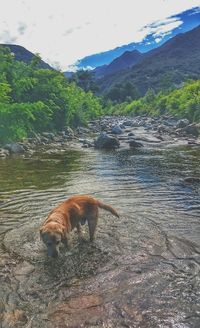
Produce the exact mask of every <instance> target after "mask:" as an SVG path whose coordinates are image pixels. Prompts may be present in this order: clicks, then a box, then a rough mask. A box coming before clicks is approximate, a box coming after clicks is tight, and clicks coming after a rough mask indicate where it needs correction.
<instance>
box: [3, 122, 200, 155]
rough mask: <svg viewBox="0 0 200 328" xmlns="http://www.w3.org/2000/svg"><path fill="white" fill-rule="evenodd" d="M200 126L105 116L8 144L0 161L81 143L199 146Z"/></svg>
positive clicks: (105, 146) (97, 146) (86, 145)
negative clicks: (45, 147)
mask: <svg viewBox="0 0 200 328" xmlns="http://www.w3.org/2000/svg"><path fill="white" fill-rule="evenodd" d="M199 135H200V124H191V123H190V122H189V121H188V120H187V119H179V120H178V119H176V118H174V117H170V116H169V117H168V116H163V117H160V118H150V117H146V116H144V117H141V116H139V117H135V118H127V117H123V116H119V117H113V116H106V117H103V118H100V119H98V120H94V121H91V122H90V123H89V124H88V127H87V128H84V127H78V128H77V129H75V130H72V129H71V128H69V127H66V129H65V130H63V131H60V132H58V133H52V132H43V133H42V134H41V135H39V134H38V135H35V137H33V138H29V139H27V140H24V141H21V142H18V143H8V144H6V145H4V146H3V147H2V148H0V157H2V158H5V157H7V156H9V155H12V154H24V153H27V152H28V153H30V154H32V153H33V152H34V151H35V150H37V149H38V147H39V146H40V147H42V146H46V145H49V146H51V147H52V149H54V150H55V149H58V151H60V150H62V149H66V148H67V147H70V146H71V145H72V146H74V143H76V142H79V143H81V144H82V147H85V148H87V147H95V148H99V149H115V148H119V147H120V148H129V147H130V148H137V147H143V146H145V145H146V144H149V143H151V144H152V145H153V144H157V143H161V144H170V145H172V144H174V145H177V144H184V145H185V144H191V145H196V146H198V145H200V140H199V139H198V137H199Z"/></svg>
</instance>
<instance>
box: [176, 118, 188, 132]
mask: <svg viewBox="0 0 200 328" xmlns="http://www.w3.org/2000/svg"><path fill="white" fill-rule="evenodd" d="M189 123H190V122H189V120H188V119H187V118H183V119H181V120H178V122H177V124H176V128H177V129H182V128H184V127H185V126H187V125H189Z"/></svg>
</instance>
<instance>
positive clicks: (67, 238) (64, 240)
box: [62, 233, 71, 249]
mask: <svg viewBox="0 0 200 328" xmlns="http://www.w3.org/2000/svg"><path fill="white" fill-rule="evenodd" d="M62 243H63V245H64V246H65V247H66V248H69V249H70V248H71V241H70V236H69V233H65V236H64V237H63V238H62Z"/></svg>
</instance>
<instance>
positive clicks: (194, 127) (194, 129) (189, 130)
mask: <svg viewBox="0 0 200 328" xmlns="http://www.w3.org/2000/svg"><path fill="white" fill-rule="evenodd" d="M181 132H184V133H186V134H191V135H193V136H195V137H198V136H199V133H200V124H190V125H188V126H186V127H184V128H182V129H181Z"/></svg>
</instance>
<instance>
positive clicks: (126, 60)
mask: <svg viewBox="0 0 200 328" xmlns="http://www.w3.org/2000/svg"><path fill="white" fill-rule="evenodd" d="M143 57H144V55H143V54H142V53H141V52H139V51H138V50H133V51H125V52H124V53H123V54H122V55H121V56H119V57H118V58H116V59H114V60H113V61H112V62H111V63H110V64H109V65H103V66H100V67H97V68H95V69H94V70H93V71H92V72H93V73H94V75H95V78H101V77H105V76H108V75H111V74H114V73H116V72H118V71H121V70H123V69H126V68H128V67H131V66H134V65H135V64H137V63H138V62H139V61H140V60H142V58H143Z"/></svg>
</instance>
